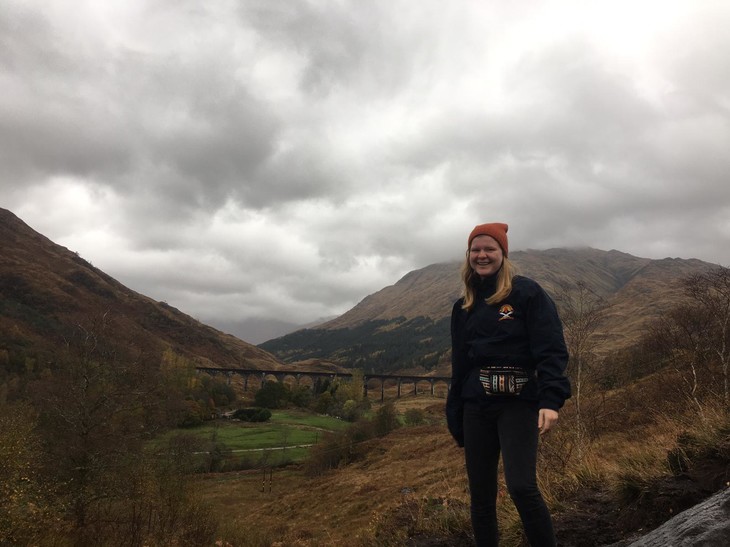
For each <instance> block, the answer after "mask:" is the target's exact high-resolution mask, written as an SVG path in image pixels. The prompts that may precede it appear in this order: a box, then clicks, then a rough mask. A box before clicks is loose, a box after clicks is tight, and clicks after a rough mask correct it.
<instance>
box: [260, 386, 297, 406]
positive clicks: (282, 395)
mask: <svg viewBox="0 0 730 547" xmlns="http://www.w3.org/2000/svg"><path fill="white" fill-rule="evenodd" d="M290 399H291V390H290V389H289V388H288V387H287V386H286V385H284V384H281V383H279V382H266V383H265V384H264V387H262V388H261V389H259V390H258V391H257V392H256V395H254V401H255V403H256V406H260V407H264V408H282V407H284V406H286V403H287V402H288V401H289V400H290Z"/></svg>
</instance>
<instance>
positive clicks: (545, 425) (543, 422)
mask: <svg viewBox="0 0 730 547" xmlns="http://www.w3.org/2000/svg"><path fill="white" fill-rule="evenodd" d="M557 423H558V413H557V412H556V411H555V410H551V409H549V408H541V409H540V415H539V416H538V418H537V428H538V429H539V430H540V435H542V434H543V433H547V432H548V431H549V430H550V429H551V428H552V427H553V426H555V424H557Z"/></svg>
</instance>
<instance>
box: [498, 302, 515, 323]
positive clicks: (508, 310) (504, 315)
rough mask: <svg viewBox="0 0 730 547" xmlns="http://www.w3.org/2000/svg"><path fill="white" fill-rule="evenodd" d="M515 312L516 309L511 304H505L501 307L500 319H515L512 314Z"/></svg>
mask: <svg viewBox="0 0 730 547" xmlns="http://www.w3.org/2000/svg"><path fill="white" fill-rule="evenodd" d="M514 312H515V309H514V308H513V307H512V306H510V305H509V304H505V305H504V306H502V307H501V308H499V315H501V317H500V318H499V320H500V321H504V320H505V319H514V317H512V314H513V313H514Z"/></svg>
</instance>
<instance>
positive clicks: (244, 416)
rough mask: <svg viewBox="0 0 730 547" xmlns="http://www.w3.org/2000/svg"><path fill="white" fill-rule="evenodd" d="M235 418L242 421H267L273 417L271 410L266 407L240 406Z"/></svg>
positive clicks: (234, 414)
mask: <svg viewBox="0 0 730 547" xmlns="http://www.w3.org/2000/svg"><path fill="white" fill-rule="evenodd" d="M233 418H234V419H236V420H241V421H242V422H266V421H268V420H269V419H270V418H271V411H270V410H268V409H266V408H258V407H251V408H239V409H238V410H236V411H235V412H234V413H233Z"/></svg>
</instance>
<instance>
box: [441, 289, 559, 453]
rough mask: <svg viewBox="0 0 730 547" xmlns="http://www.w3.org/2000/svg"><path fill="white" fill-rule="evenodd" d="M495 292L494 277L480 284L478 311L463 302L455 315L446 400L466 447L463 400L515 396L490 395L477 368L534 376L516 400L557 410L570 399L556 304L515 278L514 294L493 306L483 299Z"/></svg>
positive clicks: (453, 424) (450, 422) (453, 431)
mask: <svg viewBox="0 0 730 547" xmlns="http://www.w3.org/2000/svg"><path fill="white" fill-rule="evenodd" d="M495 290H496V276H492V277H489V278H485V279H482V280H481V283H480V285H479V286H478V287H477V293H476V298H475V301H474V306H473V308H472V309H471V310H470V311H466V310H463V309H462V308H461V305H462V304H463V302H464V299H463V298H462V299H459V300H458V301H457V302H456V303H454V307H453V310H452V312H451V389H450V391H449V395H448V398H447V401H446V418H447V424H448V426H449V431H450V432H451V434H452V435H453V437H454V439H456V441H457V443H459V445H460V446H463V425H462V413H463V405H464V402H465V401H481V402H483V403H486V404H488V403H489V402H490V401H494V400H495V399H499V400H502V401H504V400H509V399H510V398H513V397H515V396H509V395H506V396H500V397H495V396H494V395H487V394H486V393H485V392H484V388H483V387H482V385H481V382H480V381H479V369H480V368H482V367H485V366H487V365H497V366H499V365H517V366H520V367H522V368H524V369H526V370H528V371H530V372H533V371H536V372H537V374H536V375H535V378H533V379H531V380H530V381H529V382H528V383H527V384H526V385H525V386H524V388H523V389H522V392H521V393H520V394H519V395H518V396H517V397H519V398H520V399H526V400H534V401H538V402H539V408H549V409H552V410H556V411H557V410H559V409H560V408H561V407H562V406H563V403H564V402H565V400H566V399H568V398H569V397H570V382H569V381H568V379H567V378H566V377H565V375H564V373H565V368H566V366H567V364H568V350H567V348H566V346H565V339H564V337H563V326H562V324H561V322H560V318H559V317H558V312H557V309H556V308H555V304H554V303H553V301H552V299H551V298H550V297H549V296H548V295H547V293H546V292H545V291H544V290H543V288H542V287H541V286H540V285H538V284H537V283H536V282H535V281H533V280H532V279H529V278H527V277H523V276H515V277H514V278H513V280H512V292H511V293H510V294H509V296H508V297H507V298H506V299H505V300H503V301H502V302H500V303H499V304H495V305H491V306H490V305H488V304H487V303H486V302H485V299H486V298H488V297H490V296H491V295H493V294H494V292H495Z"/></svg>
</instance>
